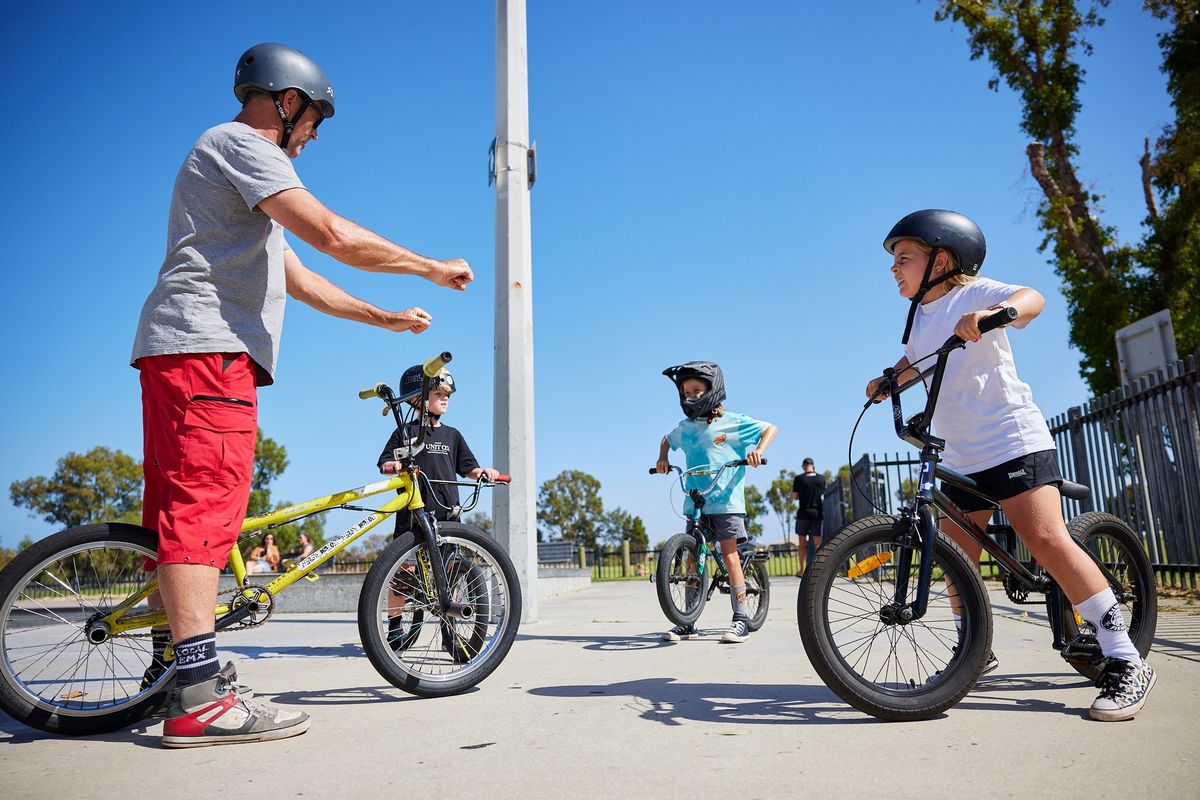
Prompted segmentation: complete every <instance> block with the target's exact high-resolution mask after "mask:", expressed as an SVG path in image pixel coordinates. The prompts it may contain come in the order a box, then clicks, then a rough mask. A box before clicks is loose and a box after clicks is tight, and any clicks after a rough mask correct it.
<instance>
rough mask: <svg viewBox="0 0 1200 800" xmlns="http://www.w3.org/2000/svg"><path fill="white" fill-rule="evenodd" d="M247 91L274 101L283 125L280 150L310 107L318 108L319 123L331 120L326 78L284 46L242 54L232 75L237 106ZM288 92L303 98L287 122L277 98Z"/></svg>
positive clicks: (270, 45) (330, 89) (310, 62)
mask: <svg viewBox="0 0 1200 800" xmlns="http://www.w3.org/2000/svg"><path fill="white" fill-rule="evenodd" d="M251 89H261V90H262V91H264V92H266V93H267V94H269V95H271V99H272V100H274V101H275V110H276V111H278V112H279V118H280V119H281V120H282V121H283V141H282V142H280V143H279V146H280V147H281V148H283V149H284V150H286V149H287V146H288V140H290V139H291V138H292V131H293V130H294V129H295V127H296V123H297V122H299V121H300V118H301V117H302V116H304V112H305V111H307V110H308V107H309V106H310V105H313V104H316V105H317V106H319V108H320V111H321V114H322V119H323V118H325V117H332V116H333V86H332V85H331V84H330V82H329V78H327V77H326V76H325V72H324V71H323V70H322V69H321V68H320V67H318V66H317V63H316V62H315V61H313V60H312V59H311V58H309V57H308V56H306V55H304V53H301V52H300V51H299V50H297V49H296V48H294V47H288V46H287V45H286V44H275V43H272V42H267V43H264V44H256V45H254V47H251V48H250V49H249V50H247V51H246V52H244V53H242V57H241V58H239V59H238V63H237V69H236V70H235V71H234V73H233V93H234V95H235V96H236V97H237V99H238V102H240V103H245V102H246V95H247V94H248V93H249V92H250V90H251ZM288 89H295V90H296V91H297V92H299V93H300V96H301V97H302V98H303V102H302V103H301V104H300V110H299V111H297V112H296V113H295V114H294V115H292V118H291V119H288V116H287V114H286V113H285V112H284V110H283V106H282V105H280V103H279V96H280V95H281V94H283V93H284V92H285V91H287V90H288Z"/></svg>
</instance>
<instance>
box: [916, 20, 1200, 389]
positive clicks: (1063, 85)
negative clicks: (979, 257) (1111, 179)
mask: <svg viewBox="0 0 1200 800" xmlns="http://www.w3.org/2000/svg"><path fill="white" fill-rule="evenodd" d="M1107 6H1108V0H1094V1H1093V2H1088V3H1082V2H1075V1H1074V0H1042V2H1036V3H1035V2H1016V1H1015V0H940V2H939V8H938V10H937V11H936V12H935V15H934V16H935V19H937V20H939V21H943V20H951V21H954V22H960V23H962V24H963V26H964V27H965V28H966V29H967V34H968V41H969V43H970V48H971V59H972V60H974V59H980V58H984V57H986V58H987V59H988V60H989V61H990V62H991V63H992V65H993V66H994V67H995V68H996V72H997V75H996V76H995V77H993V78H992V79H991V80H990V81H989V83H988V86H989V88H991V89H993V90H996V89H997V88H998V87H999V85H1000V83H1001V81H1003V82H1004V83H1005V84H1007V85H1008V87H1009V88H1010V89H1012V90H1013V91H1014V92H1015V93H1016V94H1017V96H1018V98H1019V99H1020V102H1021V107H1022V117H1021V122H1020V127H1021V130H1022V131H1024V132H1025V133H1026V134H1027V135H1029V136H1030V138H1031V139H1032V141H1031V142H1030V143H1029V145H1028V146H1027V147H1026V150H1025V153H1026V156H1027V157H1028V160H1029V171H1030V173H1031V174H1032V175H1033V178H1034V180H1036V181H1037V184H1038V187H1039V188H1040V189H1041V191H1042V195H1043V199H1042V202H1041V204H1040V206H1039V207H1038V212H1037V214H1038V219H1039V222H1040V225H1041V228H1042V231H1043V233H1044V234H1045V238H1044V239H1043V240H1042V244H1041V249H1042V250H1043V251H1044V250H1046V249H1047V248H1050V249H1051V250H1052V252H1053V254H1054V257H1053V263H1054V267H1055V271H1056V272H1057V273H1058V276H1059V277H1060V278H1061V279H1062V281H1063V292H1064V295H1065V296H1066V300H1067V307H1068V311H1069V315H1070V323H1071V344H1073V345H1075V347H1077V348H1078V349H1079V351H1080V353H1081V354H1082V359H1081V361H1080V365H1079V366H1080V374H1081V375H1082V376H1083V377H1084V378H1085V379H1086V380H1087V382H1088V384H1089V385H1090V387H1091V389H1092V391H1093V392H1095V393H1097V394H1100V393H1102V392H1106V391H1108V390H1110V389H1113V388H1115V387H1116V386H1117V384H1118V374H1117V364H1116V348H1115V345H1114V343H1113V335H1114V333H1115V332H1116V330H1117V329H1118V328H1121V327H1123V326H1125V325H1127V324H1129V323H1130V322H1133V321H1134V320H1137V319H1139V318H1141V317H1144V316H1147V315H1149V314H1153V313H1154V312H1156V311H1159V310H1161V309H1169V310H1170V312H1171V317H1172V322H1173V324H1174V328H1175V335H1176V338H1177V341H1178V344H1179V350H1180V352H1183V353H1190V352H1192V351H1193V350H1196V349H1197V348H1200V303H1197V302H1196V298H1197V297H1198V296H1200V179H1197V175H1200V91H1198V90H1197V81H1198V77H1197V67H1196V65H1197V64H1200V10H1198V7H1197V3H1196V1H1195V0H1147V2H1146V3H1145V4H1144V7H1145V8H1146V9H1147V10H1148V11H1149V12H1150V13H1151V14H1153V15H1154V16H1155V17H1158V18H1159V19H1165V20H1168V21H1169V22H1170V23H1171V24H1172V26H1173V27H1172V29H1171V30H1170V31H1168V32H1167V33H1164V34H1162V35H1161V36H1160V37H1159V47H1160V49H1161V50H1162V53H1163V65H1162V71H1163V72H1164V73H1166V75H1167V91H1168V92H1169V94H1170V95H1171V100H1172V105H1173V106H1174V108H1175V117H1176V118H1175V123H1174V124H1173V125H1167V126H1166V128H1165V129H1164V130H1163V133H1162V136H1161V137H1159V138H1158V140H1157V142H1156V143H1155V147H1154V150H1153V152H1151V146H1150V137H1149V136H1147V137H1146V138H1145V141H1144V142H1143V148H1142V153H1141V154H1140V160H1139V163H1140V165H1141V172H1142V177H1141V182H1142V187H1141V188H1142V194H1143V196H1144V198H1145V203H1146V212H1147V216H1146V218H1145V220H1144V222H1143V224H1144V226H1145V228H1146V231H1147V232H1146V233H1145V235H1144V237H1143V239H1142V242H1141V243H1140V244H1122V243H1120V242H1119V240H1118V237H1117V230H1116V228H1115V227H1113V226H1111V225H1105V224H1104V222H1103V221H1102V219H1101V215H1102V211H1101V208H1100V204H1101V202H1102V200H1103V195H1102V194H1100V193H1098V192H1097V191H1096V190H1095V189H1094V188H1093V187H1092V186H1091V185H1089V184H1088V183H1087V182H1086V181H1085V180H1084V179H1083V178H1081V177H1080V173H1079V162H1080V161H1081V157H1080V149H1079V145H1078V143H1077V142H1076V127H1075V123H1076V115H1077V114H1078V113H1079V111H1080V109H1081V108H1082V103H1081V102H1080V87H1081V86H1082V85H1083V79H1084V70H1083V68H1082V67H1081V66H1080V64H1079V61H1078V56H1080V55H1082V56H1090V55H1091V53H1092V45H1091V44H1090V43H1089V42H1088V41H1087V39H1086V38H1085V36H1086V34H1087V32H1088V31H1089V30H1091V29H1094V28H1098V27H1100V26H1101V25H1103V24H1104V19H1103V18H1102V17H1101V16H1100V12H1101V9H1103V8H1105V7H1107ZM1084 7H1086V10H1082V9H1083V8H1084Z"/></svg>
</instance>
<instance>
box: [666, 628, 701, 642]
mask: <svg viewBox="0 0 1200 800" xmlns="http://www.w3.org/2000/svg"><path fill="white" fill-rule="evenodd" d="M699 635H700V632H699V631H697V630H696V626H695V625H676V626H675V627H674V628H671V630H669V631H667V632H666V633H664V634H663V641H665V642H678V641H680V640H681V639H695V638H696V637H697V636H699Z"/></svg>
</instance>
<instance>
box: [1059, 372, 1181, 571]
mask: <svg viewBox="0 0 1200 800" xmlns="http://www.w3.org/2000/svg"><path fill="white" fill-rule="evenodd" d="M1050 432H1051V433H1052V434H1054V440H1055V443H1056V444H1057V445H1058V451H1059V462H1060V464H1061V466H1062V469H1063V474H1064V475H1066V477H1068V478H1069V479H1071V480H1073V481H1076V482H1077V483H1083V484H1087V485H1088V486H1090V487H1091V488H1092V496H1091V499H1090V500H1087V501H1084V502H1083V503H1075V502H1073V501H1072V502H1070V503H1069V504H1068V505H1069V508H1068V510H1069V511H1072V512H1074V511H1081V510H1082V511H1091V510H1096V511H1107V512H1108V513H1110V514H1115V515H1116V516H1118V517H1121V518H1122V519H1124V520H1125V521H1127V522H1128V523H1129V524H1130V525H1132V526H1133V528H1134V530H1136V531H1138V533H1140V534H1141V536H1142V540H1143V542H1144V543H1145V545H1146V551H1147V553H1148V554H1149V555H1150V561H1151V563H1153V564H1154V568H1155V571H1156V572H1158V574H1159V578H1160V580H1163V581H1165V582H1167V583H1171V584H1179V583H1182V584H1183V585H1186V586H1190V587H1191V588H1195V587H1196V579H1197V571H1198V570H1200V359H1198V358H1197V357H1196V356H1190V357H1189V358H1187V359H1185V360H1182V361H1177V362H1175V363H1174V364H1172V365H1171V366H1169V367H1167V368H1166V369H1163V370H1159V371H1158V373H1157V374H1155V375H1153V376H1151V377H1148V378H1143V379H1141V380H1139V381H1137V382H1136V383H1132V384H1126V385H1125V386H1122V387H1121V388H1120V389H1117V390H1115V391H1113V392H1110V393H1108V394H1106V395H1104V396H1103V397H1099V398H1096V399H1094V400H1092V401H1091V402H1089V403H1087V404H1086V405H1083V406H1075V407H1074V408H1071V409H1068V410H1067V413H1066V414H1060V415H1058V416H1057V417H1054V418H1053V419H1051V420H1050ZM1072 506H1073V508H1072Z"/></svg>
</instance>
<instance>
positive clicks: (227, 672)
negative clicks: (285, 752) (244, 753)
mask: <svg viewBox="0 0 1200 800" xmlns="http://www.w3.org/2000/svg"><path fill="white" fill-rule="evenodd" d="M237 685H238V684H237V672H236V671H235V670H234V668H233V664H232V663H229V664H226V665H225V667H224V668H223V669H222V670H221V671H220V672H219V673H217V675H216V676H215V677H213V678H210V679H209V680H206V681H201V682H200V683H196V684H192V685H191V686H186V687H184V688H183V689H177V690H175V691H173V692H172V693H171V706H170V709H169V710H168V711H167V721H166V722H165V723H163V735H162V743H163V745H164V746H165V747H204V746H207V745H214V744H237V743H239V742H266V741H270V740H272V739H286V738H288V737H289V736H297V735H299V734H301V733H304V732H305V731H306V730H308V725H309V718H308V714H305V713H304V712H302V711H287V710H285V709H282V708H278V707H277V706H273V705H271V704H269V703H263V702H260V701H256V700H250V699H249V698H247V697H246V696H244V695H241V694H239V693H238V692H237V690H236V686H237Z"/></svg>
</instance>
